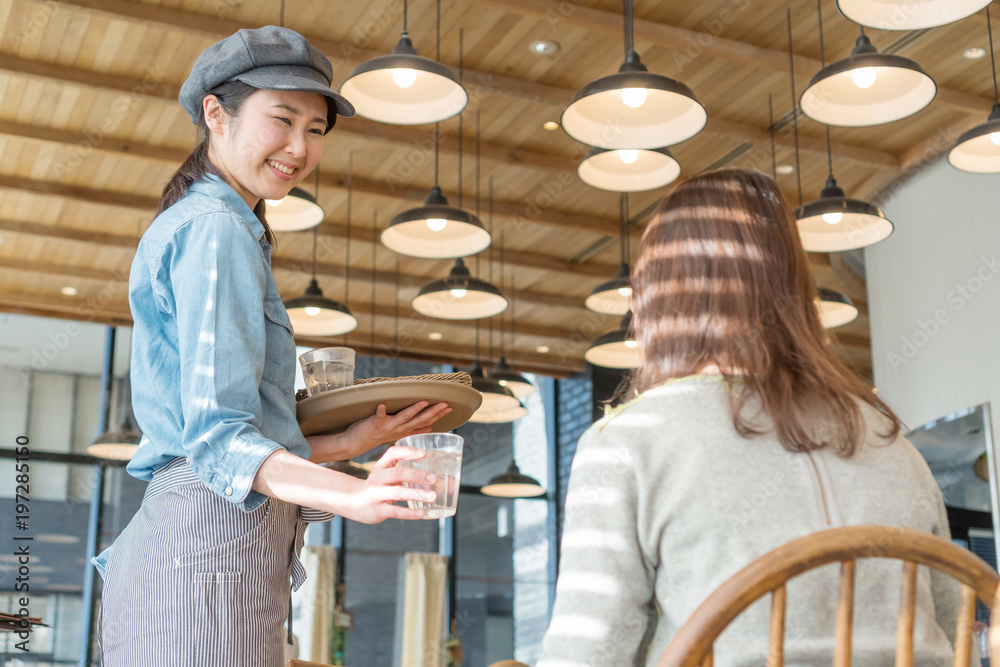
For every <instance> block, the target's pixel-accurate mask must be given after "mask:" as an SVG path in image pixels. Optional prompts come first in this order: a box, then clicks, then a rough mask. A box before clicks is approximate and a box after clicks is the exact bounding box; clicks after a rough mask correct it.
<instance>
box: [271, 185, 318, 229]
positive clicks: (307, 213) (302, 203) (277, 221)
mask: <svg viewBox="0 0 1000 667" xmlns="http://www.w3.org/2000/svg"><path fill="white" fill-rule="evenodd" d="M265 201H266V204H267V213H266V215H267V224H268V226H269V227H270V228H271V229H272V230H274V231H276V232H300V231H302V230H304V229H312V228H313V227H315V226H316V225H318V224H319V223H321V222H323V218H324V217H326V214H325V213H324V211H323V207H322V206H320V205H319V204H317V203H316V198H315V197H313V196H312V195H311V194H309V193H308V192H306V191H305V190H303V189H302V188H298V187H295V188H292V189H291V190H289V192H288V194H287V195H285V197H284V198H283V199H267V200H265Z"/></svg>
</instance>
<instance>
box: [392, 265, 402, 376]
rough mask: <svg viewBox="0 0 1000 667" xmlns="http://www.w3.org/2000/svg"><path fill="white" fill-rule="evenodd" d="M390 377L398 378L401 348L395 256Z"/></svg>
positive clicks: (397, 274)
mask: <svg viewBox="0 0 1000 667" xmlns="http://www.w3.org/2000/svg"><path fill="white" fill-rule="evenodd" d="M392 320H393V322H392V338H393V346H394V348H393V351H392V355H393V356H392V376H393V377H398V376H399V355H400V353H401V352H402V348H401V347H400V346H399V255H397V256H396V294H395V298H394V299H393V303H392Z"/></svg>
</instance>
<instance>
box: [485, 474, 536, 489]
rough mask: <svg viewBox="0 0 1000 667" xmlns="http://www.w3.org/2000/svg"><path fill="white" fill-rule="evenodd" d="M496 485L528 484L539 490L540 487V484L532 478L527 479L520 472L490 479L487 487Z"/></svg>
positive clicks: (526, 476) (527, 477)
mask: <svg viewBox="0 0 1000 667" xmlns="http://www.w3.org/2000/svg"><path fill="white" fill-rule="evenodd" d="M497 484H528V485H530V486H537V487H539V488H541V487H542V484H541V483H540V482H539V481H538V480H537V479H535V478H534V477H529V476H528V475H524V474H522V473H521V472H512V471H511V470H508V471H507V472H505V473H502V474H500V475H496V476H494V477H492V478H490V483H489V484H487V486H494V485H497Z"/></svg>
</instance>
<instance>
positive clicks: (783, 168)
mask: <svg viewBox="0 0 1000 667" xmlns="http://www.w3.org/2000/svg"><path fill="white" fill-rule="evenodd" d="M774 170H775V171H776V172H778V175H779V176H788V174H791V173H792V172H794V171H795V167H793V166H792V165H790V164H779V165H778V166H777V167H775V168H774Z"/></svg>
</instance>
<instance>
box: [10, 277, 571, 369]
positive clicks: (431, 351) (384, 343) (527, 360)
mask: <svg viewBox="0 0 1000 667" xmlns="http://www.w3.org/2000/svg"><path fill="white" fill-rule="evenodd" d="M0 312H8V313H16V314H22V315H35V316H39V317H57V318H63V319H73V320H78V321H85V322H92V323H97V324H110V325H114V326H132V323H133V322H132V314H131V313H130V312H129V311H128V310H127V309H126V310H123V309H121V308H119V307H114V306H113V305H111V304H108V305H105V306H104V307H103V308H101V309H100V310H95V309H93V308H92V307H90V306H87V305H85V304H83V303H81V302H80V300H79V299H77V298H73V297H64V296H51V295H46V294H12V293H10V292H0ZM341 339H342V337H340V336H337V337H335V338H321V337H316V336H296V337H295V341H296V344H297V345H304V346H308V347H325V346H329V345H330V344H331V342H338V343H339V341H340V340H341ZM348 342H349V344H350V346H351V347H352V348H353V349H354V350H356V351H357V352H358V353H359V354H366V355H372V356H378V355H381V356H385V355H391V354H395V353H396V351H397V347H396V341H395V340H391V339H388V338H381V337H377V338H375V345H374V347H372V346H371V338H370V336H368V335H367V334H366V333H365V332H352V334H351V335H350V338H349V341H348ZM398 354H399V358H400V359H408V360H413V361H429V362H432V363H439V364H451V365H455V364H456V362H459V363H460V364H461V362H467V364H468V365H469V366H471V365H472V364H473V363H474V362H475V360H476V359H477V358H479V359H482V360H483V361H484V362H487V364H488V365H492V362H491V361H489V360H487V358H486V357H485V356H484V355H477V354H476V350H475V348H472V347H465V346H462V347H456V346H455V345H453V344H450V343H447V342H441V343H433V342H431V341H420V342H414V341H411V342H409V343H408V344H407V345H406V347H401V348H398ZM585 365H586V362H585V361H584V360H583V358H582V354H579V355H573V356H569V355H563V356H561V355H553V354H539V353H537V352H531V351H520V350H519V351H518V352H517V363H516V367H517V370H521V371H526V372H529V373H540V374H543V375H554V376H567V375H570V374H572V373H574V372H577V371H580V370H583V368H584V367H585Z"/></svg>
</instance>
